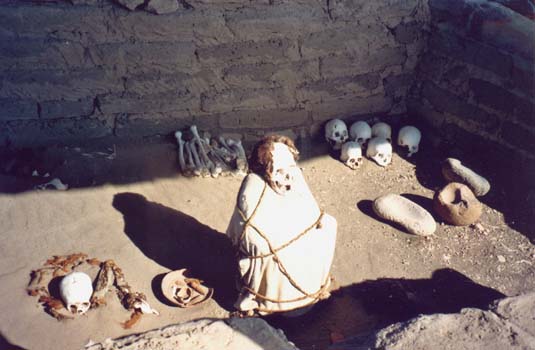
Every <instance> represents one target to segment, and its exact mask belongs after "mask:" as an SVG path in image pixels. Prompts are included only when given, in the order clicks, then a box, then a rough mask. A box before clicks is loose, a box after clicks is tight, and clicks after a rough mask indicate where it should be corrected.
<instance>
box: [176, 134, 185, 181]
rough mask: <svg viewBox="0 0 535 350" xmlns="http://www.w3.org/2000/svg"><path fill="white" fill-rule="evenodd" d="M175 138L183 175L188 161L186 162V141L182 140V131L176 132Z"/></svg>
mask: <svg viewBox="0 0 535 350" xmlns="http://www.w3.org/2000/svg"><path fill="white" fill-rule="evenodd" d="M175 138H176V142H177V143H178V163H179V164H180V170H181V171H182V173H185V172H186V161H185V160H184V140H182V133H181V132H180V131H177V132H175Z"/></svg>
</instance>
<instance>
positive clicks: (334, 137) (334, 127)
mask: <svg viewBox="0 0 535 350" xmlns="http://www.w3.org/2000/svg"><path fill="white" fill-rule="evenodd" d="M348 138H349V136H348V133H347V126H346V123H344V122H343V121H342V120H340V119H332V120H329V121H328V122H327V124H325V139H326V140H327V142H329V144H330V145H331V146H332V148H333V149H334V150H339V149H340V148H342V144H343V143H344V142H346V141H347V139H348Z"/></svg>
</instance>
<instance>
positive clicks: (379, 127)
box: [372, 123, 392, 142]
mask: <svg viewBox="0 0 535 350" xmlns="http://www.w3.org/2000/svg"><path fill="white" fill-rule="evenodd" d="M372 136H373V137H376V136H381V137H383V138H385V139H387V140H388V142H392V129H391V128H390V125H388V124H387V123H375V124H373V126H372Z"/></svg>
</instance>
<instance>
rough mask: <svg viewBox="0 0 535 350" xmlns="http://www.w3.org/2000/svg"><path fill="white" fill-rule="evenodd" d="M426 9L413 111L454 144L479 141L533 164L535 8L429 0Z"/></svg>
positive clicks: (509, 2) (495, 1) (512, 0)
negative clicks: (424, 42)
mask: <svg viewBox="0 0 535 350" xmlns="http://www.w3.org/2000/svg"><path fill="white" fill-rule="evenodd" d="M429 8H430V14H431V22H430V24H429V39H428V40H429V41H428V46H427V49H426V51H425V53H424V54H423V56H422V59H421V61H420V62H419V64H418V68H417V82H418V83H417V84H416V85H415V86H414V89H413V90H412V91H411V98H410V99H409V102H408V105H409V109H410V111H411V112H413V113H414V114H417V115H418V116H419V117H421V118H423V119H424V120H426V121H427V122H428V123H430V124H431V125H432V127H433V128H434V129H435V130H438V131H439V133H441V136H442V137H444V138H446V139H449V140H450V141H451V143H458V142H463V141H464V142H466V143H469V142H468V141H470V140H474V139H483V140H486V141H491V143H492V144H496V145H499V146H500V147H501V148H503V149H505V150H507V151H513V152H512V153H513V154H515V155H517V156H519V157H520V158H519V159H527V160H531V161H533V160H534V159H535V154H534V153H533V150H534V146H535V83H534V78H535V5H534V4H533V2H532V1H531V0H463V1H444V0H429ZM474 135H477V137H474ZM483 146H484V147H487V146H488V143H486V144H484V145H483ZM484 147H483V149H482V151H483V152H491V151H490V149H487V151H485V148H484ZM512 153H509V155H508V157H510V156H511V154H512ZM499 157H500V156H499V155H495V156H494V160H496V161H497V160H499Z"/></svg>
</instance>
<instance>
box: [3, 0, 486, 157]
mask: <svg viewBox="0 0 535 350" xmlns="http://www.w3.org/2000/svg"><path fill="white" fill-rule="evenodd" d="M122 1H123V2H125V3H127V2H130V3H131V4H133V5H132V7H134V6H135V3H136V2H135V1H130V0H129V1H126V0H122ZM137 3H140V2H139V1H138V2H137ZM178 5H179V6H178V10H176V11H175V12H172V13H169V14H164V15H155V14H152V13H149V12H147V11H144V10H143V9H142V8H138V9H134V10H129V9H127V8H125V7H122V6H121V5H119V4H117V3H115V2H113V1H112V0H69V1H61V0H58V1H55V2H50V1H14V0H13V1H2V2H1V3H0V76H1V78H0V142H1V143H2V144H6V143H9V144H11V145H14V146H24V145H41V144H50V143H66V144H69V143H77V142H80V141H83V140H88V139H92V138H98V137H105V136H111V137H123V138H125V137H140V136H152V135H156V134H169V133H172V132H173V131H174V130H176V129H178V128H182V127H185V126H188V125H191V124H192V123H195V124H197V125H198V126H199V128H201V129H203V130H209V131H211V132H212V133H219V132H229V133H239V134H242V135H244V136H245V138H246V139H247V138H250V139H253V138H256V137H258V136H261V135H262V134H264V133H265V132H268V131H283V132H286V133H294V134H297V135H310V134H311V133H313V132H314V131H318V130H319V127H320V125H321V124H322V123H323V122H324V121H325V120H327V119H330V118H332V117H342V118H348V119H351V118H353V119H355V118H361V117H363V116H367V115H372V114H373V115H380V116H382V117H386V116H389V115H396V114H400V113H403V112H405V111H406V104H405V101H406V95H407V91H408V88H409V87H410V85H411V84H412V83H413V77H414V69H415V66H416V63H417V62H418V59H419V54H420V53H421V51H422V49H423V47H424V44H425V37H424V35H423V32H422V31H421V30H420V29H421V28H422V26H423V25H424V24H425V23H426V21H427V17H428V11H427V5H426V0H376V1H357V2H355V1H350V0H293V1H289V0H288V1H286V0H265V1H249V0H218V1H215V0H188V1H183V0H180V1H178ZM475 83H476V84H477V83H479V81H478V80H475Z"/></svg>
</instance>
